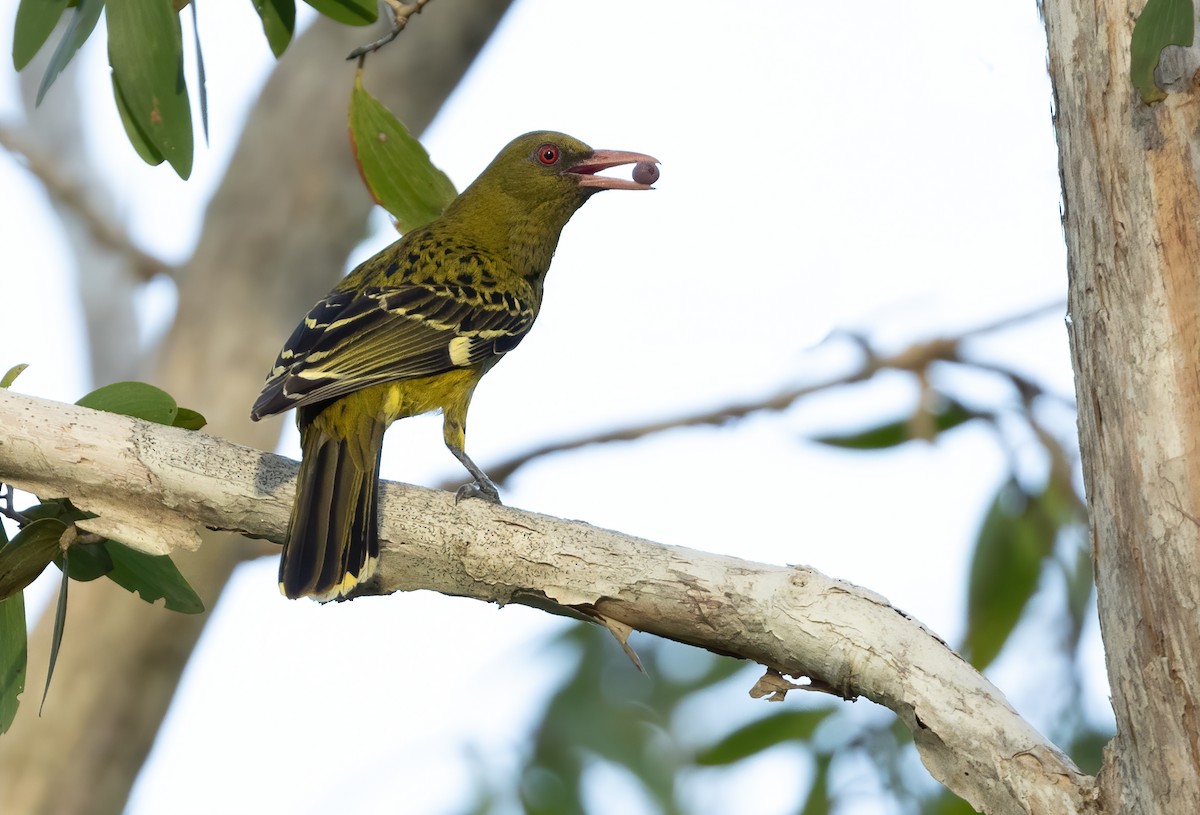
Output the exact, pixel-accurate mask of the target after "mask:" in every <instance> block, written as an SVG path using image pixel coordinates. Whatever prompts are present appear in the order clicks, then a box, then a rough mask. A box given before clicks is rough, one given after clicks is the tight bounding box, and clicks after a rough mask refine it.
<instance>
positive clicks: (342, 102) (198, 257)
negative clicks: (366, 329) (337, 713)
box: [0, 0, 508, 815]
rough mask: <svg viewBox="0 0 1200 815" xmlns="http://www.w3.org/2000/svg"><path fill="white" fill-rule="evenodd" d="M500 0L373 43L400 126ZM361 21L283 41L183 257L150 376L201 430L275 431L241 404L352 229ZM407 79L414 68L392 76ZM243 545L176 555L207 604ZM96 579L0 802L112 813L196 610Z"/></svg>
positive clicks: (484, 30) (22, 809) (357, 188)
mask: <svg viewBox="0 0 1200 815" xmlns="http://www.w3.org/2000/svg"><path fill="white" fill-rule="evenodd" d="M507 5H508V4H507V3H506V2H492V0H457V2H455V0H447V2H444V3H439V4H437V5H436V6H434V7H432V8H430V9H429V11H428V12H427V13H425V14H423V15H421V17H420V18H419V19H417V20H415V21H412V24H411V25H410V26H409V29H408V30H407V31H405V32H404V34H403V35H402V36H401V37H400V38H399V39H398V40H397V41H396V42H395V43H394V44H392V45H391V46H389V47H388V48H385V49H383V51H381V52H380V53H378V54H376V55H373V56H372V57H371V59H370V61H369V62H370V67H369V68H368V71H367V76H368V83H370V77H371V76H372V75H374V76H376V77H378V78H379V80H378V81H377V82H376V83H374V85H372V89H373V91H374V92H375V93H376V94H377V95H378V96H380V97H381V99H382V100H383V101H384V102H385V103H386V104H388V105H389V107H391V108H392V109H393V110H394V111H396V113H397V115H399V116H400V117H401V118H402V119H403V120H404V121H405V122H406V123H407V124H408V125H409V126H410V127H411V128H412V129H413V130H414V132H419V131H421V130H423V129H424V128H425V126H426V125H427V124H428V123H429V122H430V121H431V120H432V118H433V116H434V114H435V113H436V112H437V110H438V108H439V107H440V106H441V104H442V102H443V101H444V100H445V98H446V97H447V96H448V95H449V94H450V92H451V91H452V90H453V88H454V86H455V85H456V84H457V83H458V80H459V79H460V78H461V76H462V74H463V73H464V72H465V71H466V69H467V67H468V66H469V65H470V63H471V61H472V60H473V59H474V56H475V54H476V53H477V52H478V50H479V49H480V48H481V47H482V45H483V43H484V42H485V41H486V39H487V37H488V35H489V34H490V33H491V31H492V30H493V28H494V27H495V25H496V23H497V22H498V21H499V19H500V17H501V16H502V15H503V13H504V11H505V9H506V8H507ZM376 33H377V32H372V31H367V30H364V29H360V28H349V27H345V26H339V25H336V24H333V23H330V22H329V21H327V20H320V21H318V22H317V23H315V24H314V25H313V26H312V28H311V29H310V30H309V31H308V32H307V33H306V34H305V35H303V36H302V37H299V38H298V39H297V40H296V42H294V43H293V44H292V46H291V47H290V48H289V49H288V52H287V54H285V56H284V57H283V59H282V60H281V62H280V67H279V69H278V70H276V71H275V72H274V74H273V76H272V78H271V80H270V81H269V83H268V84H267V86H266V87H265V88H264V90H263V94H262V97H261V98H260V100H259V101H258V103H257V105H256V106H255V108H254V110H253V111H252V112H251V114H250V118H249V120H248V122H247V125H246V130H245V132H244V134H243V137H242V141H241V144H240V145H239V147H238V151H237V153H236V154H235V156H234V158H233V160H232V162H231V164H230V168H229V170H228V172H227V173H226V176H225V180H224V182H223V184H222V186H221V188H220V189H219V190H218V192H217V193H216V195H215V197H214V199H213V201H212V203H211V204H210V206H209V209H208V213H207V216H206V219H205V224H204V230H203V234H202V236H201V238H200V243H199V245H198V246H197V249H196V253H195V256H194V258H193V260H192V261H191V263H189V264H188V265H187V267H185V268H184V269H182V270H181V272H180V298H179V312H178V316H177V318H176V324H175V326H174V328H173V330H172V332H171V334H170V336H169V338H168V340H167V341H166V343H165V345H164V349H163V350H162V352H161V354H160V355H159V360H158V365H157V368H156V373H154V374H153V375H152V378H153V379H154V381H156V382H158V383H159V384H161V385H162V386H163V387H164V388H166V389H167V390H168V391H169V392H170V393H171V394H172V395H173V396H175V397H176V398H177V399H178V401H179V403H180V404H183V405H186V406H188V407H191V408H194V409H196V410H199V411H200V412H202V413H204V414H205V416H206V417H207V418H208V420H209V426H208V428H207V429H208V430H209V431H210V432H212V433H214V434H216V435H219V436H223V437H225V438H229V439H235V440H238V441H241V442H243V443H247V444H252V445H255V446H257V447H266V448H270V447H272V446H273V445H274V443H275V440H276V438H277V435H278V431H279V426H280V425H279V423H278V422H264V423H262V424H259V425H252V424H251V423H250V421H249V406H250V404H251V402H252V401H253V398H254V396H255V395H256V393H257V391H258V388H259V386H260V385H261V383H262V379H263V377H264V376H265V373H266V370H267V368H268V367H269V366H270V361H271V359H273V356H274V354H275V352H276V351H277V350H278V347H279V345H280V344H281V342H282V340H283V338H285V337H286V336H287V334H288V333H289V332H290V330H291V329H292V327H293V326H294V323H295V321H296V320H297V318H298V316H299V315H302V314H303V313H304V312H305V310H306V309H307V308H308V307H309V306H310V305H311V304H312V302H313V301H315V300H316V298H317V297H318V296H320V295H321V294H323V293H324V292H325V291H326V290H327V289H328V287H329V286H330V285H332V283H333V281H334V280H335V279H336V276H337V274H338V273H339V272H340V270H341V269H342V268H343V265H344V263H345V259H346V257H347V255H348V253H349V252H350V250H351V249H352V248H353V247H354V246H355V245H356V243H357V242H358V241H359V240H360V239H361V237H362V235H363V234H364V232H365V230H366V218H367V215H368V213H369V212H370V209H371V206H372V202H371V199H370V197H369V195H368V194H367V193H366V191H365V189H364V188H363V187H362V182H361V180H360V179H359V176H358V172H357V169H356V168H355V166H354V164H353V161H352V160H351V157H350V151H349V149H348V142H347V135H346V113H345V111H346V106H347V104H348V101H349V94H350V88H351V84H352V81H353V65H352V64H348V63H345V62H344V61H343V58H344V57H345V55H346V54H347V53H348V52H349V51H350V49H351V48H353V47H354V46H355V45H359V44H361V42H363V41H365V40H367V39H370V38H371V37H372V36H374V35H375V34H376ZM409 77H419V80H417V79H413V80H411V81H399V80H407V78H409ZM386 78H391V79H392V81H386ZM215 537H218V536H215V535H210V536H208V538H209V539H212V538H215ZM257 551H261V549H260V548H258V547H256V546H254V545H253V544H250V543H247V542H246V541H243V540H239V539H232V540H231V539H229V538H225V539H221V540H219V541H216V543H215V545H210V546H205V547H203V548H202V549H201V550H200V551H199V552H196V553H195V554H192V555H189V556H187V557H183V558H181V562H180V567H181V569H182V570H183V572H184V574H185V575H186V576H187V577H188V579H189V580H190V581H191V582H192V585H193V586H195V588H196V589H197V591H198V592H199V593H200V596H201V597H202V598H203V599H204V600H205V602H206V603H207V604H208V605H209V606H210V607H211V606H212V605H213V604H214V603H215V602H216V600H217V598H218V597H219V595H220V591H221V588H222V587H223V586H224V584H225V582H226V580H227V579H228V578H229V575H230V574H231V572H232V571H233V569H234V567H235V566H236V565H237V564H238V563H239V562H240V561H241V560H243V559H245V558H246V557H247V556H249V555H251V554H252V553H254V552H257ZM103 582H106V581H101V582H100V583H91V584H75V585H73V586H72V587H71V602H70V614H69V619H68V626H67V632H66V637H65V640H64V644H63V649H62V651H61V653H60V654H59V660H58V666H57V668H56V671H55V681H54V688H53V690H52V692H51V697H50V700H49V702H48V703H47V705H46V710H45V715H43V716H42V717H41V718H39V717H38V716H37V705H36V704H35V703H34V694H33V693H27V694H26V698H25V700H24V701H25V704H24V705H22V708H21V711H20V714H19V715H18V717H17V719H16V721H15V722H14V725H13V728H12V730H10V732H9V733H8V735H7V736H6V737H5V738H4V739H2V740H0V812H12V813H21V814H22V815H37V814H39V813H45V815H72V814H73V813H117V812H120V811H121V810H122V808H123V807H124V804H125V801H126V800H127V799H128V796H129V791H130V789H131V787H132V785H133V782H134V779H135V778H136V777H137V773H138V770H139V768H140V767H141V765H142V762H143V761H144V760H145V757H146V755H147V754H148V753H149V751H150V747H151V745H152V744H153V741H154V737H155V734H156V733H157V731H158V728H159V725H160V723H161V721H162V718H163V716H164V715H165V713H166V710H167V707H168V705H169V703H170V700H171V697H172V695H173V694H174V692H175V688H176V686H177V684H178V681H179V677H180V675H181V673H182V671H183V668H184V666H185V665H186V663H187V659H188V656H189V654H190V653H191V650H192V648H193V646H194V645H195V643H196V640H197V639H198V638H199V636H200V633H201V631H202V629H203V626H204V623H205V622H206V620H207V615H202V616H187V615H180V614H174V613H171V612H167V611H165V610H155V609H147V608H146V607H145V604H144V603H142V602H141V601H140V600H138V599H136V598H132V597H130V596H129V595H127V594H125V593H124V592H121V591H114V590H113V587H112V586H105V585H101V583H103ZM52 622H53V613H50V614H48V615H44V616H43V619H42V620H41V621H40V622H39V624H38V626H37V628H36V630H35V632H34V636H33V637H32V638H31V642H30V658H29V664H30V666H31V674H32V676H35V677H36V676H37V675H38V672H39V671H40V670H41V668H42V667H43V666H45V665H46V663H47V654H48V651H49V646H48V643H49V638H50V631H51V627H52ZM36 685H37V682H36V681H31V682H30V687H31V688H33V687H36Z"/></svg>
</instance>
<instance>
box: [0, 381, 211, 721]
mask: <svg viewBox="0 0 1200 815" xmlns="http://www.w3.org/2000/svg"><path fill="white" fill-rule="evenodd" d="M24 367H25V366H23V365H21V366H17V367H15V368H13V369H12V370H10V371H9V372H8V373H7V374H6V375H5V376H4V377H3V378H0V387H5V388H7V387H9V386H10V385H11V384H12V382H13V380H14V379H16V377H17V375H18V374H20V372H21V371H22V370H23V369H24ZM77 404H79V405H82V406H84V407H90V408H93V409H95V410H103V411H108V412H110V413H120V414H122V415H125V416H133V417H135V418H139V419H144V420H146V421H149V422H155V423H157V424H165V425H172V426H174V427H179V428H183V429H187V430H199V429H200V428H201V427H203V426H204V424H205V421H204V417H203V416H201V415H200V414H199V413H197V412H196V411H194V410H189V409H188V408H183V407H179V406H178V405H177V404H176V403H175V400H174V399H172V398H171V396H170V395H169V394H167V393H166V392H164V391H162V390H160V389H158V388H155V387H153V386H152V385H147V384H144V383H141V382H118V383H115V384H112V385H108V386H105V387H103V388H99V389H98V390H95V391H92V392H91V393H89V394H87V395H86V396H84V397H83V398H82V399H80V400H79V401H78V403H77ZM4 497H5V500H6V506H5V507H4V508H3V509H2V510H0V511H3V514H5V515H7V516H8V517H10V518H12V519H13V520H16V521H17V522H18V525H19V531H18V532H17V533H16V534H15V535H14V536H13V537H12V539H11V540H9V539H8V536H7V533H6V532H5V531H4V528H3V527H2V526H0V733H3V732H6V731H7V730H8V728H9V727H10V726H11V725H12V722H13V719H14V717H15V716H16V713H17V708H18V707H19V705H20V695H21V694H22V693H23V692H24V689H25V675H26V667H27V666H26V663H27V659H28V641H27V634H26V620H25V596H24V590H25V588H26V587H27V586H28V585H29V584H30V583H32V582H33V581H34V580H35V579H37V577H38V576H39V575H41V573H42V572H43V571H45V570H46V568H47V567H48V566H49V565H50V564H51V563H53V564H54V565H55V566H57V567H58V568H59V570H60V571H61V573H62V580H61V582H60V584H59V593H58V603H57V607H56V611H55V618H54V634H53V639H52V643H51V649H50V665H49V667H48V669H47V672H46V686H45V691H44V692H43V699H42V702H43V704H45V694H46V693H48V692H49V689H50V678H51V677H52V676H53V675H54V663H55V661H56V660H57V658H58V652H59V648H60V646H61V644H62V637H63V631H64V626H65V624H66V613H67V597H68V589H69V586H70V581H72V580H76V581H81V582H88V581H91V580H96V579H98V578H101V577H106V578H108V579H109V580H111V581H112V582H113V583H116V584H117V585H118V586H120V587H121V588H123V589H125V590H126V591H129V592H132V593H133V594H135V595H137V596H139V597H141V598H142V599H143V600H145V601H146V602H147V603H157V602H158V601H159V600H162V601H163V604H164V605H165V606H166V608H168V609H170V610H171V611H178V612H181V613H183V614H199V613H200V612H202V611H204V604H203V603H202V602H201V601H200V598H199V596H198V595H197V594H196V592H195V591H194V590H193V589H192V587H191V586H190V585H188V582H187V580H186V579H184V577H183V575H182V574H181V573H180V572H179V569H178V568H177V567H176V566H175V564H174V563H173V562H172V561H171V558H170V556H168V555H148V554H146V553H144V552H140V551H138V550H136V549H131V548H130V547H128V546H125V545H124V544H122V543H120V542H118V541H114V540H110V539H108V538H102V537H100V536H98V535H94V534H91V533H89V532H86V531H83V530H82V529H80V527H79V526H78V524H79V522H81V521H86V520H87V519H89V518H94V517H96V516H95V515H94V514H92V513H89V512H85V511H83V510H80V509H79V508H78V507H76V506H75V505H74V504H72V503H71V501H70V500H69V499H67V498H49V499H40V500H39V502H38V503H37V504H34V505H33V506H30V507H27V508H25V509H21V510H17V509H15V508H14V507H13V506H12V502H13V490H12V488H11V487H8V488H7V489H6V490H5V491H4Z"/></svg>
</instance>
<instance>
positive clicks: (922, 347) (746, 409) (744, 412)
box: [441, 302, 1065, 490]
mask: <svg viewBox="0 0 1200 815" xmlns="http://www.w3.org/2000/svg"><path fill="white" fill-rule="evenodd" d="M1064 308H1065V307H1064V305H1063V304H1062V303H1061V302H1055V303H1049V304H1046V305H1043V306H1039V307H1037V308H1034V309H1030V310H1029V311H1025V312H1021V313H1020V314H1014V315H1010V316H1007V317H1003V318H1001V319H999V320H996V321H994V322H991V323H986V324H984V325H981V326H974V327H972V328H969V329H967V330H965V331H962V332H960V333H958V334H954V335H951V336H947V337H938V338H935V339H932V340H926V341H924V342H918V343H914V344H913V345H910V346H909V347H907V348H905V349H903V350H901V351H899V352H897V353H895V354H889V355H886V356H881V355H880V354H879V353H878V352H876V351H875V349H874V348H873V347H872V346H871V344H870V342H869V341H868V340H867V339H866V338H865V337H863V336H862V335H859V334H855V333H852V332H845V331H842V332H836V333H835V334H833V335H831V337H830V339H834V338H843V339H848V340H850V341H852V342H854V343H855V344H856V345H857V346H858V347H859V349H860V350H861V351H862V353H863V361H862V364H861V365H860V367H859V368H858V369H857V370H855V371H851V372H849V373H846V374H843V375H842V376H838V377H834V378H832V379H827V380H824V381H822V382H815V383H811V384H808V385H801V386H798V387H793V388H785V389H784V390H781V391H779V392H777V393H776V394H774V395H773V396H768V397H766V398H765V399H756V400H750V401H744V402H734V403H732V404H729V405H726V406H725V407H722V408H717V409H714V410H707V411H701V412H699V413H690V414H685V415H683V416H676V417H673V418H670V419H663V420H661V421H656V422H647V423H644V424H637V425H630V426H628V427H622V428H618V429H616V430H610V431H607V432H604V433H595V434H591V435H587V436H580V437H579V438H575V439H567V440H565V441H557V442H550V443H547V444H543V445H540V446H538V447H535V448H533V449H532V450H527V451H526V452H524V453H521V454H519V455H516V456H513V457H512V458H510V459H507V460H506V461H502V462H500V463H499V464H494V465H492V466H491V467H488V468H486V469H487V472H488V474H489V475H490V476H491V478H492V480H493V481H495V482H497V483H503V482H504V481H506V480H507V479H508V478H510V477H511V476H512V474H513V473H514V472H516V471H517V470H519V469H520V468H521V467H524V466H525V465H526V464H528V463H529V462H531V461H533V460H534V459H537V458H541V457H542V456H548V455H551V454H554V453H562V452H566V451H568V450H578V449H579V448H581V447H589V446H591V445H593V444H609V443H611V442H619V441H635V440H637V439H641V438H645V437H646V436H652V435H654V434H656V433H664V432H666V431H668V430H675V429H678V428H684V427H703V426H706V425H713V426H720V425H723V424H727V423H729V422H732V421H736V420H738V419H744V418H746V417H747V416H749V415H751V414H754V413H760V412H764V411H766V412H781V411H784V410H787V409H788V408H790V407H791V406H792V405H794V404H795V403H796V402H798V401H799V400H801V399H803V398H804V397H806V396H811V395H812V394H814V393H819V392H821V391H826V390H830V389H832V388H838V387H842V386H845V385H854V384H857V383H860V382H865V381H866V380H868V379H870V378H871V377H873V376H875V374H877V373H879V372H880V371H886V370H891V371H908V372H910V373H915V374H918V375H921V374H923V373H924V371H925V370H926V369H927V368H928V367H929V366H930V365H931V364H933V363H934V362H955V363H959V364H962V365H971V366H976V365H978V367H981V368H983V369H985V370H990V371H993V372H994V373H997V374H1000V375H1002V376H1006V377H1008V378H1009V379H1010V380H1011V381H1012V382H1013V384H1014V386H1015V387H1017V389H1018V390H1019V391H1020V392H1021V393H1022V397H1023V398H1024V397H1025V395H1026V394H1027V393H1029V389H1031V388H1032V389H1034V390H1035V391H1037V392H1039V393H1040V392H1042V390H1043V389H1042V388H1041V387H1040V386H1039V385H1037V384H1036V383H1034V382H1032V381H1030V380H1028V379H1027V378H1025V377H1022V376H1021V375H1020V374H1017V373H1016V372H1014V371H1010V370H1007V369H1003V368H1000V367H999V366H995V365H991V364H988V363H982V364H980V363H975V362H973V361H970V360H966V359H963V358H962V356H961V354H960V345H961V344H962V343H963V342H964V341H965V340H969V339H972V338H974V337H978V336H980V335H982V334H988V333H992V332H996V331H1002V330H1005V329H1008V328H1011V327H1012V326H1014V325H1017V324H1019V323H1022V322H1026V321H1028V320H1032V319H1035V318H1037V317H1041V316H1043V315H1045V314H1046V313H1048V312H1052V311H1055V310H1057V311H1063V310H1064ZM454 483H457V482H455V481H447V482H446V483H445V484H443V485H442V486H441V489H448V490H452V489H453V488H454V487H453V486H452V485H453V484H454Z"/></svg>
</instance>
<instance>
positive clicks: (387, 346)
mask: <svg viewBox="0 0 1200 815" xmlns="http://www.w3.org/2000/svg"><path fill="white" fill-rule="evenodd" d="M654 161H655V160H654V159H652V158H650V157H649V156H644V155H641V154H638V153H621V152H613V151H595V150H592V149H591V148H590V147H588V146H587V145H586V144H583V143H582V142H579V141H577V140H575V139H573V138H571V137H569V136H566V135H563V134H561V133H553V132H548V131H541V132H535V133H528V134H526V135H524V136H521V137H519V138H517V139H515V140H513V141H512V142H511V143H509V144H508V146H506V147H505V148H504V149H503V150H502V151H500V153H499V155H497V156H496V158H495V159H494V160H493V161H492V163H491V164H490V165H488V167H487V169H485V170H484V171H483V173H482V174H480V176H479V178H477V179H476V180H475V182H474V183H473V184H471V186H470V187H468V188H467V189H466V190H464V191H463V193H462V194H461V195H459V196H458V197H457V198H456V199H455V200H454V201H453V202H452V203H451V204H450V206H449V207H447V209H446V211H445V213H443V214H442V216H441V217H440V218H438V219H437V220H435V221H433V222H432V223H430V224H427V225H426V226H423V227H420V228H418V229H414V230H412V231H410V232H409V233H408V234H406V235H405V236H404V237H403V238H401V239H400V240H399V241H397V242H396V243H394V244H392V245H391V246H389V247H388V248H386V249H384V250H383V251H382V252H380V253H379V254H377V255H375V256H374V257H372V258H370V259H369V260H367V261H365V262H364V263H363V264H362V265H360V266H359V267H358V268H357V269H355V270H354V271H353V272H351V273H350V274H349V275H347V276H346V277H345V278H344V279H343V280H342V281H341V282H340V283H339V284H338V285H337V286H335V287H334V289H333V291H331V292H330V293H329V294H328V295H327V296H326V297H325V298H323V299H322V300H320V301H319V302H318V303H317V304H316V305H315V306H313V308H312V309H311V310H310V311H309V313H308V315H307V316H306V317H305V318H304V319H303V320H302V321H301V323H300V325H298V326H297V327H296V330H295V332H293V334H292V336H291V337H290V338H289V339H288V341H287V343H286V344H285V345H284V347H283V350H282V351H280V353H279V357H278V359H277V360H276V362H275V367H274V368H273V369H272V370H271V373H270V375H269V377H268V379H267V383H266V385H265V386H264V388H263V391H262V394H261V395H260V396H259V397H258V400H257V401H256V402H255V404H254V408H253V409H252V411H251V414H250V416H251V418H252V419H254V420H258V419H260V418H262V417H264V416H268V415H271V414H275V413H281V412H283V411H285V410H288V409H289V408H298V410H297V423H298V424H299V427H300V437H301V447H302V448H303V458H302V460H301V464H300V474H299V476H298V479H297V484H296V503H295V505H294V507H293V509H292V516H291V520H290V522H289V523H288V530H287V537H286V539H285V541H284V547H283V555H282V558H281V561H280V567H279V584H280V588H281V590H282V591H283V593H284V594H285V595H287V596H288V597H302V596H311V597H315V598H317V599H319V600H330V599H335V598H338V597H343V596H345V595H346V594H347V593H349V592H350V591H351V590H352V589H353V588H354V587H355V586H356V585H357V584H358V583H360V582H362V581H363V580H365V579H367V578H368V577H370V576H371V575H372V574H373V573H374V571H375V569H376V565H377V559H378V556H379V531H378V520H377V514H376V513H377V511H378V493H379V453H380V447H381V445H382V442H383V434H384V431H385V430H386V429H387V427H388V425H390V424H391V423H392V422H393V421H395V420H396V419H400V418H404V417H407V416H416V415H418V414H421V413H428V412H430V411H434V410H441V411H442V412H443V414H444V422H443V437H444V439H445V442H446V446H447V447H448V448H449V449H450V451H451V452H452V453H453V454H454V455H455V457H456V458H458V460H459V461H461V462H462V464H463V466H465V467H466V468H467V470H468V471H469V472H470V473H471V476H472V478H473V479H474V483H473V484H470V485H467V486H464V487H463V488H462V489H460V490H459V492H458V498H460V499H461V498H464V497H482V498H485V499H488V500H491V501H497V502H498V501H499V494H498V493H497V491H496V487H495V485H494V484H493V483H492V482H491V480H490V479H489V478H488V477H487V475H486V474H485V473H484V472H483V471H482V470H481V469H479V467H477V466H476V465H475V463H474V462H473V461H471V459H470V458H469V457H468V456H467V454H466V451H465V449H464V446H465V433H466V419H467V409H468V406H469V404H470V401H471V395H472V393H473V392H474V390H475V386H476V385H477V384H478V383H479V380H480V378H481V377H482V376H483V375H484V374H485V373H487V371H488V370H490V369H491V368H492V366H494V365H495V364H496V363H497V362H498V361H499V360H500V358H501V357H502V356H504V354H506V353H507V352H508V351H511V350H512V349H513V348H515V347H516V346H517V344H518V343H520V342H521V340H522V339H523V338H524V336H525V334H526V333H528V331H529V329H530V327H531V326H532V325H533V321H534V319H535V318H536V317H537V314H538V311H539V309H540V308H541V304H542V284H543V282H544V280H545V276H546V271H547V270H548V269H549V268H550V260H551V258H552V257H553V255H554V249H555V247H556V246H557V244H558V238H559V234H560V233H561V232H562V229H563V227H564V226H565V225H566V223H567V221H568V220H569V219H570V217H571V215H572V214H574V212H575V211H576V210H577V209H579V207H580V206H582V205H583V203H584V202H585V201H586V200H587V199H588V198H589V197H590V196H591V194H593V193H595V192H598V191H599V190H602V189H649V186H648V185H646V184H639V183H636V182H632V181H626V180H622V179H617V178H609V177H606V176H598V175H595V173H596V172H597V171H598V170H601V169H605V168H608V167H613V166H617V165H620V164H629V163H633V162H654Z"/></svg>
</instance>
